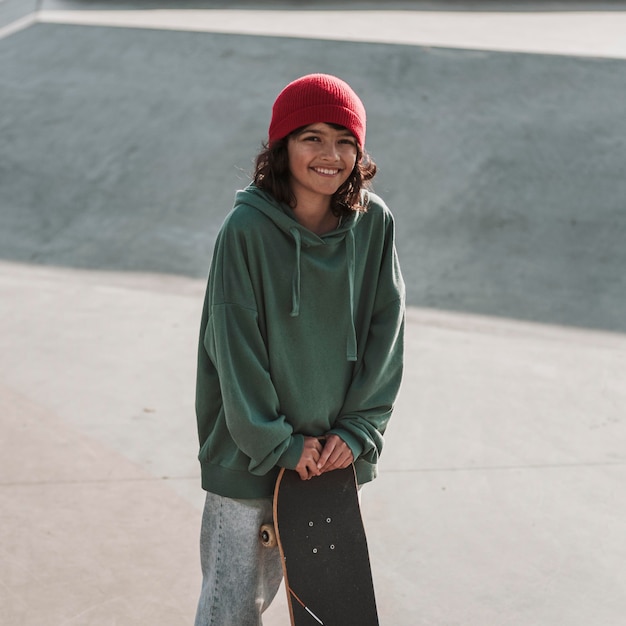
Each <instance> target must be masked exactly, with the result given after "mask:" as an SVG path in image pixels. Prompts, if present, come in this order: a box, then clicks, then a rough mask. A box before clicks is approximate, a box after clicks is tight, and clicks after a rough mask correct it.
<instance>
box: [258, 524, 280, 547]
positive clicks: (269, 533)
mask: <svg viewBox="0 0 626 626" xmlns="http://www.w3.org/2000/svg"><path fill="white" fill-rule="evenodd" d="M259 537H260V538H261V543H262V544H263V545H264V546H265V547H266V548H273V547H274V546H276V545H278V542H277V541H276V531H275V530H274V526H272V524H263V526H261V530H260V531H259Z"/></svg>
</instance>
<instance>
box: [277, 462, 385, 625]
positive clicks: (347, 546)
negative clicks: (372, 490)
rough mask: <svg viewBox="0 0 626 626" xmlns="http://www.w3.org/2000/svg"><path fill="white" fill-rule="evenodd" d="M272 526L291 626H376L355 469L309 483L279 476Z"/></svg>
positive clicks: (285, 473)
mask: <svg viewBox="0 0 626 626" xmlns="http://www.w3.org/2000/svg"><path fill="white" fill-rule="evenodd" d="M274 524H275V533H276V539H277V541H278V545H279V548H280V554H281V557H282V563H283V572H284V576H285V587H286V589H287V598H288V603H289V611H290V616H291V623H292V626H319V625H320V624H321V625H322V626H378V614H377V610H376V599H375V596H374V586H373V583H372V574H371V569H370V560H369V554H368V549H367V539H366V536H365V530H364V528H363V521H362V519H361V511H360V507H359V499H358V492H357V486H356V478H355V473H354V467H353V466H352V465H350V466H349V467H347V468H345V469H343V470H335V471H332V472H328V473H325V474H322V475H321V476H317V477H315V478H312V479H310V480H301V479H300V477H299V475H298V474H297V472H295V471H291V470H285V469H283V470H281V472H280V474H279V476H278V479H277V481H276V489H275V492H274Z"/></svg>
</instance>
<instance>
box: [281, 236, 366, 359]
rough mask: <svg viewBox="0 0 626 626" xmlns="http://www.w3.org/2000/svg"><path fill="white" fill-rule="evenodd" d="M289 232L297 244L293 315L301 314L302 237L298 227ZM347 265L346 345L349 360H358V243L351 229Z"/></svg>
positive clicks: (347, 249)
mask: <svg viewBox="0 0 626 626" xmlns="http://www.w3.org/2000/svg"><path fill="white" fill-rule="evenodd" d="M289 233H290V234H291V236H292V237H293V240H294V242H295V244H296V267H295V269H294V272H293V279H292V283H291V313H290V314H289V315H291V317H298V316H299V315H300V291H301V286H300V281H301V271H300V265H301V256H302V237H301V235H300V231H299V230H298V229H297V228H290V229H289ZM345 242H346V265H347V270H348V296H349V301H350V320H349V328H348V336H347V345H346V359H347V360H348V361H356V360H357V340H356V328H355V327H354V271H355V266H356V245H355V241H354V233H353V232H352V230H349V231H348V233H347V235H346V238H345Z"/></svg>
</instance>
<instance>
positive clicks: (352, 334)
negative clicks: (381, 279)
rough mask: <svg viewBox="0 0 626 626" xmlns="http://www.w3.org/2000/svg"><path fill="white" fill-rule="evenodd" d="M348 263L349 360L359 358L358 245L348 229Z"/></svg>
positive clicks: (347, 352) (347, 349)
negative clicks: (356, 305) (356, 311)
mask: <svg viewBox="0 0 626 626" xmlns="http://www.w3.org/2000/svg"><path fill="white" fill-rule="evenodd" d="M346 246H347V248H348V250H347V253H348V254H347V263H348V288H349V291H348V293H349V295H350V328H349V329H348V342H347V348H346V358H347V359H348V361H356V360H357V341H356V329H355V327H354V268H355V265H356V246H355V243H354V233H353V232H352V230H349V231H348V234H347V237H346Z"/></svg>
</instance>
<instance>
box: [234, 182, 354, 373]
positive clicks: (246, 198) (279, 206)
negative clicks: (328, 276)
mask: <svg viewBox="0 0 626 626" xmlns="http://www.w3.org/2000/svg"><path fill="white" fill-rule="evenodd" d="M237 205H248V206H251V207H253V208H255V209H256V210H257V211H260V212H261V213H263V215H265V216H266V217H268V218H269V219H270V220H271V221H272V222H273V223H274V225H275V226H276V227H277V228H279V229H280V230H281V231H282V232H284V233H285V234H286V235H287V236H288V237H290V238H291V239H292V241H293V246H294V257H293V265H294V270H293V278H292V286H291V303H285V306H290V307H291V309H290V315H291V316H292V317H298V316H299V315H300V305H301V297H300V295H301V279H302V253H303V250H304V251H305V253H308V254H313V255H314V254H315V248H318V247H324V246H331V245H338V244H341V243H343V244H344V246H345V259H346V263H345V267H346V300H345V303H344V307H345V313H346V315H345V317H346V318H347V322H348V328H347V329H346V332H347V339H346V359H347V360H348V361H356V360H357V358H358V352H357V339H356V329H355V322H354V311H355V302H354V280H355V276H354V273H355V263H356V257H355V255H356V246H355V241H354V232H353V229H354V227H355V226H356V224H357V223H358V221H359V219H360V218H361V214H360V213H359V212H357V211H353V212H352V213H351V214H350V215H349V216H347V217H343V218H342V220H341V223H340V224H339V226H338V227H337V228H336V229H335V230H332V231H330V232H329V233H326V234H324V235H317V234H315V233H314V232H312V231H310V230H309V229H308V228H305V227H304V226H302V225H301V224H300V223H299V222H298V221H297V219H296V217H295V214H294V212H293V211H292V209H291V208H290V207H289V206H288V205H286V204H283V203H279V202H277V201H276V200H275V199H274V197H273V196H272V195H271V194H269V193H267V192H265V191H263V190H261V189H259V188H258V187H256V186H255V185H253V184H251V185H249V186H248V187H246V188H245V189H243V190H241V191H238V192H237V194H236V196H235V206H237Z"/></svg>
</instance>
